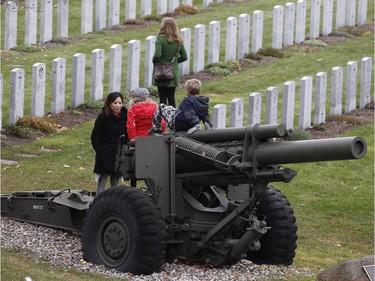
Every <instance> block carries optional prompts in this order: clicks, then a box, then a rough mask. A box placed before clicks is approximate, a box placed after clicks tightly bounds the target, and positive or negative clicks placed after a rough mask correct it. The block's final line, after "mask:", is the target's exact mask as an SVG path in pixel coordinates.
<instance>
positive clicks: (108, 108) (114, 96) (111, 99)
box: [104, 92, 124, 116]
mask: <svg viewBox="0 0 375 281" xmlns="http://www.w3.org/2000/svg"><path fill="white" fill-rule="evenodd" d="M118 97H120V98H121V101H122V102H123V103H124V96H123V95H122V94H121V93H120V92H112V93H109V94H108V96H107V98H106V100H105V102H104V108H105V109H104V112H105V114H106V115H107V116H110V115H111V114H112V109H111V103H113V102H114V101H115V100H116V99H117V98H118Z"/></svg>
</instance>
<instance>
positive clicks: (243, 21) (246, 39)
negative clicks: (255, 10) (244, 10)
mask: <svg viewBox="0 0 375 281" xmlns="http://www.w3.org/2000/svg"><path fill="white" fill-rule="evenodd" d="M249 46H250V15H249V14H241V15H240V16H239V23H238V51H237V59H242V58H244V57H245V56H246V55H247V54H249Z"/></svg>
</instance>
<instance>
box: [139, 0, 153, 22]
mask: <svg viewBox="0 0 375 281" xmlns="http://www.w3.org/2000/svg"><path fill="white" fill-rule="evenodd" d="M151 12H152V1H151V0H141V17H142V18H143V17H145V16H149V15H151Z"/></svg>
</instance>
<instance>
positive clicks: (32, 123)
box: [16, 116, 57, 133]
mask: <svg viewBox="0 0 375 281" xmlns="http://www.w3.org/2000/svg"><path fill="white" fill-rule="evenodd" d="M16 126H18V127H29V128H32V129H35V130H37V131H41V132H45V133H54V132H56V131H57V129H56V127H54V126H53V125H52V124H51V123H50V122H48V121H46V120H44V119H43V118H40V117H36V116H25V117H22V118H20V119H18V120H17V122H16Z"/></svg>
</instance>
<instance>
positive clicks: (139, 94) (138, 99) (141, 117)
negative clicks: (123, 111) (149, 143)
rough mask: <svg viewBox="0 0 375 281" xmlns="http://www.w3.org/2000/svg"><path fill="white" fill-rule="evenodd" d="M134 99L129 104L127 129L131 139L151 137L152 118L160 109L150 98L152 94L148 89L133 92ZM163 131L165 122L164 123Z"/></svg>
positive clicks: (163, 125)
mask: <svg viewBox="0 0 375 281" xmlns="http://www.w3.org/2000/svg"><path fill="white" fill-rule="evenodd" d="M131 95H132V98H131V99H130V101H129V103H128V120H127V122H126V129H127V132H128V136H129V139H130V140H132V139H135V137H137V136H149V135H150V134H149V133H148V130H149V129H150V128H151V127H152V117H153V116H154V113H155V110H156V109H157V108H158V105H157V104H156V102H154V101H153V100H152V99H151V98H150V92H149V91H148V90H147V89H146V88H138V89H136V90H135V91H133V92H132V94H131ZM162 127H163V131H164V130H165V122H163V123H162Z"/></svg>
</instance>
